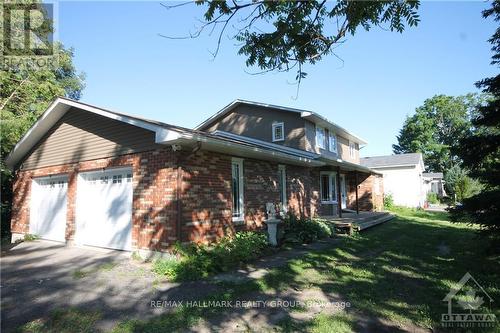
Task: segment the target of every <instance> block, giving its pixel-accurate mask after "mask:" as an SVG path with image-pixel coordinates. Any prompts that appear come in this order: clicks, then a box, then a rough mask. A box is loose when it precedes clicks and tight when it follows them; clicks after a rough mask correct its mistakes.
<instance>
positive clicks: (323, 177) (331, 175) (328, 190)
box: [320, 171, 337, 203]
mask: <svg viewBox="0 0 500 333" xmlns="http://www.w3.org/2000/svg"><path fill="white" fill-rule="evenodd" d="M320 193H321V201H322V202H324V203H334V202H337V174H336V173H335V172H330V171H322V172H321V173H320Z"/></svg>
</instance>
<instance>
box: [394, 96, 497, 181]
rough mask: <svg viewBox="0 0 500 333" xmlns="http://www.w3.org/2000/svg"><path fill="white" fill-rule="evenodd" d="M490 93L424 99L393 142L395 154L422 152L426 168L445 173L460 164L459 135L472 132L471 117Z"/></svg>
mask: <svg viewBox="0 0 500 333" xmlns="http://www.w3.org/2000/svg"><path fill="white" fill-rule="evenodd" d="M486 98H487V95H482V94H480V95H478V94H467V95H465V96H458V97H453V96H445V95H436V96H434V97H432V98H429V99H427V100H425V101H424V104H423V105H422V106H420V107H418V108H417V109H416V110H415V114H413V115H412V116H409V117H407V118H406V120H405V122H404V124H403V127H402V129H401V130H400V132H399V135H398V136H397V140H398V143H397V144H395V145H393V146H392V147H393V151H394V153H395V154H404V153H415V152H420V153H422V155H423V156H424V161H425V165H426V168H427V169H428V170H429V171H432V172H445V171H446V170H447V169H449V168H451V167H452V166H453V165H457V164H460V163H461V160H460V157H459V156H457V154H454V153H453V151H454V148H456V147H458V146H459V144H460V143H459V140H460V138H463V137H465V136H467V135H469V134H470V133H471V131H472V123H471V119H472V117H473V116H474V113H475V112H476V109H477V106H478V105H481V104H483V103H484V101H485V100H486Z"/></svg>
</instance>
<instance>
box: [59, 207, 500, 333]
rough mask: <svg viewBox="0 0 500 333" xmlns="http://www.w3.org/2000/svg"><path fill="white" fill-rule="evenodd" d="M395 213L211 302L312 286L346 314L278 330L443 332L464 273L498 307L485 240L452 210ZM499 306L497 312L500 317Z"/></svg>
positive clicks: (177, 317) (180, 326)
mask: <svg viewBox="0 0 500 333" xmlns="http://www.w3.org/2000/svg"><path fill="white" fill-rule="evenodd" d="M396 213H397V214H398V217H397V218H395V219H393V220H392V221H390V222H388V223H385V224H383V225H380V226H377V227H374V228H373V229H369V230H366V231H364V232H362V233H361V234H357V235H355V236H352V237H349V238H345V239H343V240H342V241H340V242H339V243H338V246H335V247H332V248H329V249H327V250H323V251H317V252H311V253H309V254H308V255H306V256H304V257H302V258H301V259H296V260H292V261H290V262H289V263H288V264H287V265H286V266H285V267H282V268H279V269H274V270H272V271H271V272H270V273H269V274H267V275H266V276H264V277H263V278H261V279H259V280H257V281H255V282H252V283H245V284H242V285H237V284H226V285H225V286H224V287H225V289H224V290H225V292H224V293H218V294H216V295H212V296H210V297H209V298H208V299H214V300H232V299H237V298H239V299H241V298H245V295H248V296H252V295H256V294H258V293H268V294H269V293H275V294H276V295H280V294H282V293H283V292H285V291H287V290H291V289H293V290H309V289H315V290H320V291H321V292H322V293H323V294H325V295H333V294H336V295H340V296H341V298H342V299H344V300H346V301H349V302H350V303H351V307H350V308H349V309H347V311H343V312H339V313H337V314H316V315H315V317H314V318H312V319H310V320H307V321H297V320H293V319H291V318H289V317H286V318H284V319H283V320H281V321H280V322H279V323H278V327H277V329H278V331H310V332H331V331H332V329H334V331H336V332H351V331H357V328H358V325H359V320H360V318H368V319H369V320H371V321H383V322H390V323H391V324H396V325H398V326H401V327H406V328H411V327H415V326H419V327H422V328H429V329H436V328H437V329H439V321H440V319H441V314H442V313H445V312H446V303H445V302H443V301H442V299H443V298H444V297H445V295H446V294H447V293H448V292H449V291H450V287H452V286H453V285H455V284H456V283H457V282H458V281H459V280H460V278H461V277H462V276H463V275H464V274H465V273H466V272H470V273H471V274H472V275H473V276H474V278H475V279H476V280H477V281H478V282H479V283H480V284H481V285H482V286H483V287H484V289H485V290H486V291H487V292H488V293H489V295H490V296H491V297H492V298H493V299H494V300H496V303H498V302H500V285H499V277H500V262H499V258H498V257H488V256H487V255H486V254H485V252H484V250H485V242H484V241H482V240H481V239H480V238H477V236H476V234H475V233H474V230H472V229H471V227H469V226H467V225H464V224H452V223H450V222H448V218H447V213H430V212H417V211H412V210H407V209H399V210H397V211H396ZM496 303H493V305H494V306H493V311H494V313H495V314H496V316H497V318H500V313H499V311H498V308H499V307H498V305H495V304H496ZM227 311H228V310H227V309H218V308H214V309H206V308H179V309H177V310H176V311H174V312H172V313H168V314H164V315H160V316H158V317H156V318H153V319H152V320H148V321H140V320H125V321H123V322H122V323H120V324H119V325H118V326H117V327H116V328H115V330H114V332H115V333H117V332H157V331H162V330H165V329H168V331H176V330H178V331H183V330H186V329H187V328H188V327H190V326H192V325H195V324H196V323H197V322H198V321H199V320H200V319H208V320H210V318H213V317H217V316H225V315H227ZM296 311H297V310H296ZM462 312H465V311H462ZM52 322H53V321H52ZM54 325H57V323H54ZM498 328H499V327H498V326H497V327H496V328H493V329H489V331H498ZM375 330H378V329H376V327H375ZM455 331H456V330H455ZM487 331H488V329H481V330H479V332H487Z"/></svg>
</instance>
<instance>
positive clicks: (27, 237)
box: [24, 234, 38, 242]
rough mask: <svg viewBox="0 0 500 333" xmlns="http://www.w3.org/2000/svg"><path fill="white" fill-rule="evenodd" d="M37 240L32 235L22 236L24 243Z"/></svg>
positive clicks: (36, 237) (35, 236)
mask: <svg viewBox="0 0 500 333" xmlns="http://www.w3.org/2000/svg"><path fill="white" fill-rule="evenodd" d="M37 239H38V236H37V235H32V234H25V235H24V241H25V242H32V241H35V240H37Z"/></svg>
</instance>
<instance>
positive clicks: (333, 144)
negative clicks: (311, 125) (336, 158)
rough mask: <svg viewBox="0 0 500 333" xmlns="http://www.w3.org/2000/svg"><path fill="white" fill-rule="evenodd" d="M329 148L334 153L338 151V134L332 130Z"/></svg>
mask: <svg viewBox="0 0 500 333" xmlns="http://www.w3.org/2000/svg"><path fill="white" fill-rule="evenodd" d="M328 146H329V147H328V149H329V150H330V151H331V152H332V153H337V136H336V135H335V133H332V132H330V135H329V137H328Z"/></svg>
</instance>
